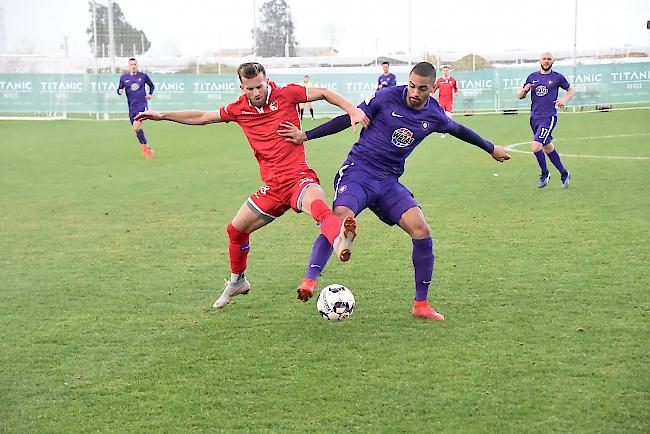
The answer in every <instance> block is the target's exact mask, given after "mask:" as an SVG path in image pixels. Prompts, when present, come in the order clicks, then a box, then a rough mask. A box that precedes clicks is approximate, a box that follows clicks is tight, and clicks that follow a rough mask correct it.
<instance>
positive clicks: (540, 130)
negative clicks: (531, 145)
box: [530, 116, 557, 146]
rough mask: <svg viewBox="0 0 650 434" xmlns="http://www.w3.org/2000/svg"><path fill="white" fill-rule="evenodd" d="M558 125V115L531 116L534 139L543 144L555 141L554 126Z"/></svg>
mask: <svg viewBox="0 0 650 434" xmlns="http://www.w3.org/2000/svg"><path fill="white" fill-rule="evenodd" d="M555 125H557V116H531V117H530V128H531V129H532V130H533V133H535V137H533V141H535V142H539V143H541V144H542V145H544V146H546V145H550V144H551V143H552V142H553V135H552V133H553V128H555Z"/></svg>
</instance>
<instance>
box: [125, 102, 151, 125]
mask: <svg viewBox="0 0 650 434" xmlns="http://www.w3.org/2000/svg"><path fill="white" fill-rule="evenodd" d="M146 110H149V107H147V106H144V107H142V108H141V109H138V110H129V120H130V121H131V125H133V122H135V119H134V118H135V117H136V116H137V115H138V113H142V112H143V111H146Z"/></svg>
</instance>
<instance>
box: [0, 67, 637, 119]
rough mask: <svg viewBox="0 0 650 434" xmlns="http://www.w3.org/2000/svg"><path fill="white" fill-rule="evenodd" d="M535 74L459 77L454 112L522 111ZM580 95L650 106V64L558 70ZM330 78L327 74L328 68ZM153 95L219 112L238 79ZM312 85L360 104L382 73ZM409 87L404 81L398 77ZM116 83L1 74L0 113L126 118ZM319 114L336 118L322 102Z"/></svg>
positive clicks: (193, 81)
mask: <svg viewBox="0 0 650 434" xmlns="http://www.w3.org/2000/svg"><path fill="white" fill-rule="evenodd" d="M534 70H535V68H533V69H528V68H527V69H522V68H519V67H518V68H493V69H484V70H482V71H475V72H472V71H458V72H452V75H453V76H454V77H455V78H456V80H457V81H458V87H459V94H458V96H457V97H456V98H455V100H454V111H456V112H464V111H499V110H506V109H519V110H522V109H523V110H525V109H528V108H529V106H530V100H529V98H527V99H524V100H519V99H517V97H516V95H517V91H518V90H519V89H520V88H521V86H522V84H523V82H524V80H525V79H526V77H527V76H528V74H529V73H531V72H533V71H534ZM555 70H556V71H558V72H560V73H562V74H564V75H565V76H566V77H567V79H568V80H569V82H570V83H571V85H572V86H573V87H574V89H575V91H576V95H575V97H574V98H573V100H572V101H571V102H570V104H571V105H573V106H590V105H596V104H631V103H644V102H650V62H643V63H622V64H608V65H577V66H576V67H572V66H568V67H564V66H558V67H557V68H555ZM324 71H326V69H324ZM150 76H151V79H152V80H153V81H154V83H155V86H156V90H155V92H154V97H153V99H152V100H151V101H150V107H151V108H152V109H154V110H160V111H170V110H183V109H201V110H215V109H217V108H219V107H220V106H222V105H226V104H228V103H229V102H231V101H234V100H235V99H237V98H238V97H239V95H240V94H241V91H240V89H239V81H238V79H237V77H236V76H235V75H219V74H204V75H190V74H151V75H150ZM310 76H311V81H312V83H313V84H314V86H317V87H326V88H328V89H331V90H334V91H336V92H338V93H340V94H342V95H343V96H345V97H346V98H347V99H349V100H350V101H352V102H355V103H359V102H361V101H362V100H363V99H365V98H366V97H367V96H369V95H370V94H372V92H374V90H375V87H376V80H377V74H334V73H322V74H321V73H312V74H310ZM302 77H303V75H302V74H301V73H299V74H283V75H273V74H270V75H269V78H270V79H271V80H273V81H275V82H276V83H277V84H279V85H284V84H287V83H299V82H301V81H302ZM397 78H398V83H399V84H405V83H406V80H407V76H406V74H401V75H398V77H397ZM118 80H119V76H118V75H117V74H116V75H114V76H111V75H94V74H0V113H58V114H67V113H98V114H112V113H126V112H127V104H126V98H125V97H124V96H119V95H118V94H117V92H116V89H117V83H118ZM316 112H317V114H319V115H323V114H336V113H338V109H336V108H335V107H332V106H329V105H328V104H327V103H325V102H319V103H318V104H317V106H316Z"/></svg>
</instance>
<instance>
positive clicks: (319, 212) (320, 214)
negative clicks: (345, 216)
mask: <svg viewBox="0 0 650 434" xmlns="http://www.w3.org/2000/svg"><path fill="white" fill-rule="evenodd" d="M311 216H312V217H313V218H314V220H316V221H317V222H318V223H320V232H321V234H323V235H325V238H327V240H328V241H329V242H330V244H332V245H333V244H334V240H335V239H336V237H338V236H339V232H340V231H341V220H339V219H338V218H337V217H336V216H335V215H334V213H333V212H332V210H331V209H330V207H329V206H327V205H326V204H325V202H323V201H322V200H320V199H316V200H315V201H313V202H312V203H311Z"/></svg>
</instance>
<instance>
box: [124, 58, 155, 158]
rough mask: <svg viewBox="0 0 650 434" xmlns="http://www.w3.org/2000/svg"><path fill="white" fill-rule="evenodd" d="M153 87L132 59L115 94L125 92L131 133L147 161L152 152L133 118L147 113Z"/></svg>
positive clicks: (140, 126) (140, 127)
mask: <svg viewBox="0 0 650 434" xmlns="http://www.w3.org/2000/svg"><path fill="white" fill-rule="evenodd" d="M145 84H146V85H147V86H149V93H147V92H146V90H145V88H144V85H145ZM153 90H154V85H153V82H152V81H151V79H150V78H149V76H148V75H147V74H145V73H144V72H139V71H138V61H137V60H135V59H134V58H133V57H132V58H130V59H129V72H127V73H126V74H122V76H121V77H120V84H119V85H118V86H117V94H118V95H122V93H124V92H126V100H127V102H128V103H129V120H130V121H131V125H132V126H133V131H134V132H135V135H136V136H137V137H138V141H139V142H140V145H141V148H142V155H143V156H144V157H145V158H147V159H149V158H152V157H153V154H154V152H153V150H152V149H151V146H149V144H148V143H147V138H146V137H145V136H144V131H143V130H142V121H136V120H135V119H134V118H135V117H136V115H137V114H138V113H141V112H144V111H147V109H148V108H149V107H148V104H147V102H148V101H149V100H150V99H151V96H152V95H153Z"/></svg>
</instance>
